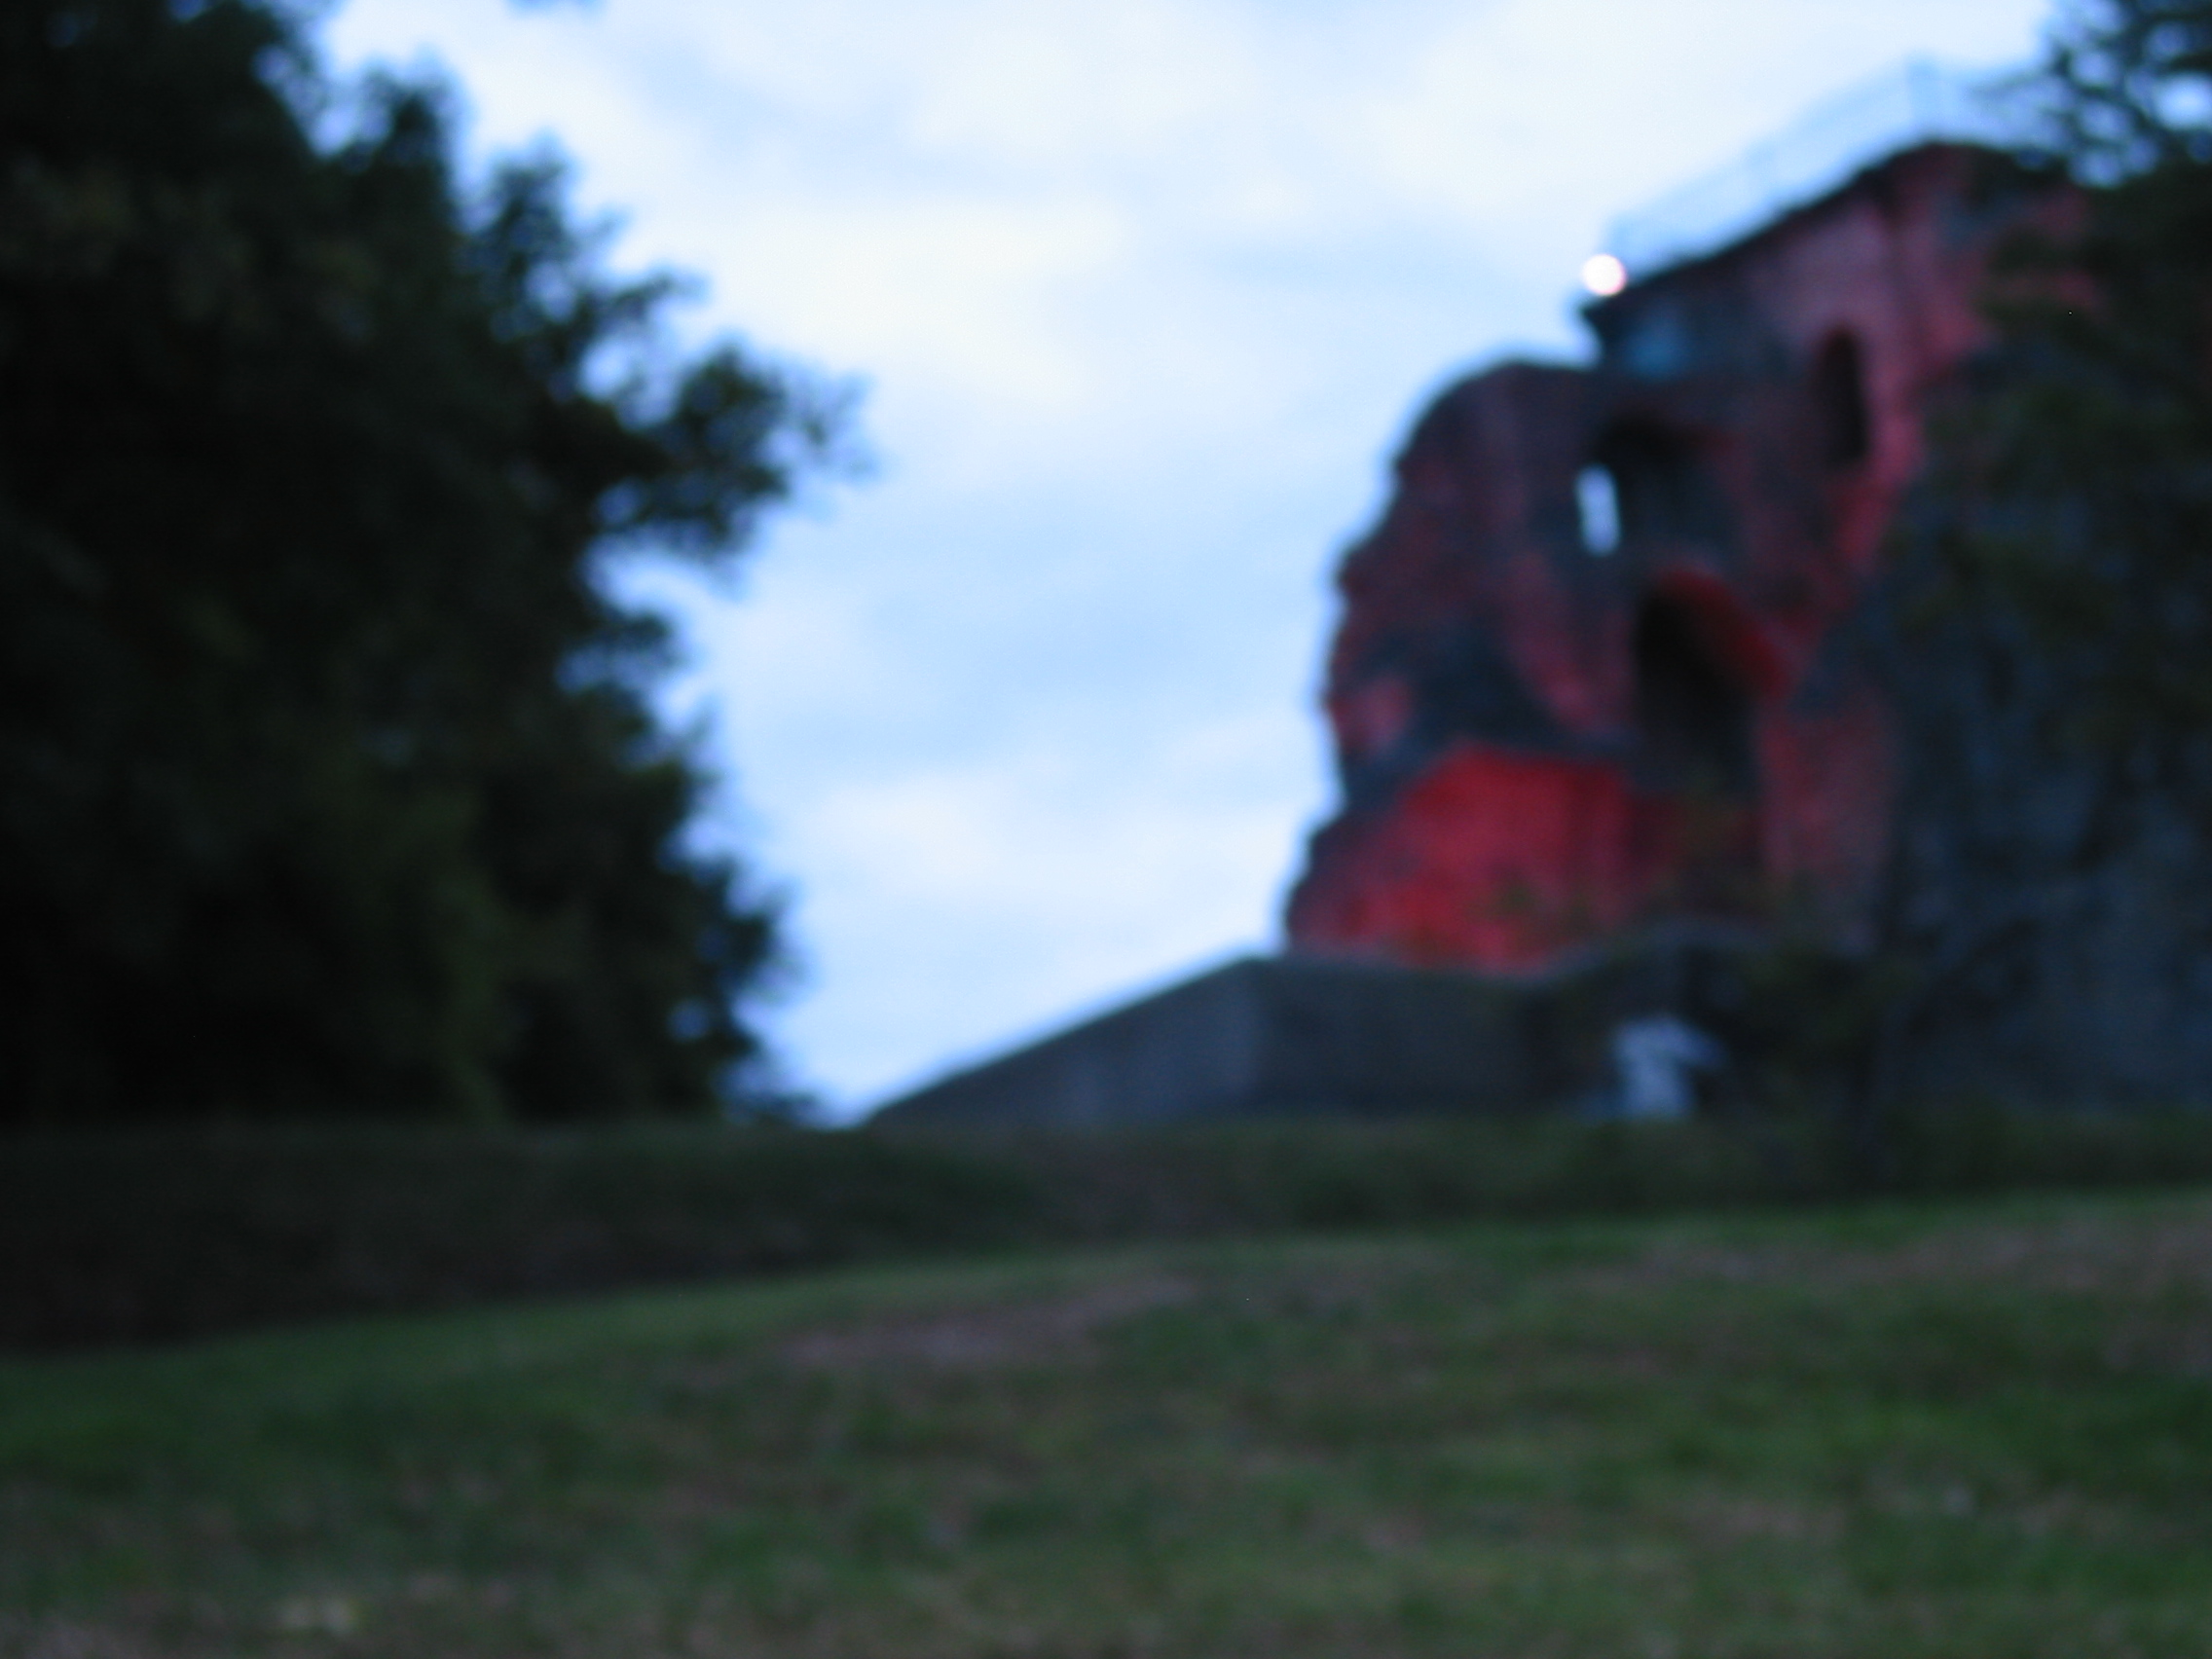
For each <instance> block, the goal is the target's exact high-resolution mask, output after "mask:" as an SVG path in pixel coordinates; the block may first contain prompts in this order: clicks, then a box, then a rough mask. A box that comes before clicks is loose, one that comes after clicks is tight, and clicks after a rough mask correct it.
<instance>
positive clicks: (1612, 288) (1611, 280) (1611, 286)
mask: <svg viewBox="0 0 2212 1659" xmlns="http://www.w3.org/2000/svg"><path fill="white" fill-rule="evenodd" d="M1582 285H1583V286H1584V287H1585V288H1588V289H1589V290H1590V291H1591V292H1592V293H1593V294H1596V295H1598V296H1599V297H1601V298H1608V297H1610V296H1611V295H1614V294H1617V293H1619V292H1620V291H1621V290H1622V289H1623V288H1625V287H1627V286H1628V267H1627V266H1625V265H1623V264H1622V263H1621V262H1620V261H1619V260H1617V259H1615V258H1614V257H1613V256H1612V255H1611V254H1609V253H1594V254H1592V255H1591V256H1590V257H1589V258H1588V259H1585V260H1584V261H1583V262H1582Z"/></svg>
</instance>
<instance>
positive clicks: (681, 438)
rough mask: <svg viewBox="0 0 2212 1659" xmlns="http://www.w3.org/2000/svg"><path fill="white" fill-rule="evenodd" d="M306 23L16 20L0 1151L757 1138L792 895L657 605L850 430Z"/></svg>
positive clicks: (5, 471) (3, 529)
mask: <svg viewBox="0 0 2212 1659" xmlns="http://www.w3.org/2000/svg"><path fill="white" fill-rule="evenodd" d="M364 92H365V95H364V98H363V102H364V113H363V114H362V116H361V117H360V119H359V121H358V123H357V126H356V129H355V131H354V135H353V136H351V137H350V139H347V140H346V141H344V142H341V143H337V144H335V145H325V144H319V143H318V142H317V141H316V140H315V138H314V137H313V131H312V129H311V127H310V118H311V116H313V115H315V114H316V113H317V112H319V111H322V110H325V109H327V108H328V107H329V106H330V103H331V100H332V98H333V89H332V88H331V87H330V85H329V84H328V82H327V81H326V80H325V78H324V77H323V75H322V74H321V72H320V71H319V69H318V67H317V65H316V63H315V61H314V59H313V55H312V53H311V51H310V49H309V46H308V44H307V42H306V40H305V38H304V36H303V33H302V29H301V26H300V24H299V22H298V21H297V19H296V18H294V17H292V16H291V15H290V14H288V13H286V12H284V11H281V10H278V9H276V8H275V6H274V5H272V4H269V3H264V0H212V3H186V0H9V4H7V5H6V6H5V7H4V8H0V978H4V979H5V981H6V982H8V983H11V984H13V985H15V986H17V987H18V989H17V991H16V992H15V993H13V994H12V1002H13V1007H12V1008H11V1010H10V1013H9V1015H8V1018H7V1021H6V1026H7V1029H8V1033H9V1034H8V1036H7V1037H6V1038H5V1040H4V1045H0V1122H10V1121H12V1122H15V1123H17V1124H79V1123H85V1122H92V1121H101V1120H122V1119H134V1118H148V1117H163V1116H177V1115H186V1116H194V1115H199V1116H204V1115H210V1114H212V1115H269V1114H284V1115H299V1114H311V1113H330V1112H346V1113H388V1114H416V1115H427V1116H441V1115H442V1116H461V1117H469V1118H478V1119H497V1118H500V1117H512V1118H519V1119H526V1120H545V1119H580V1118H589V1117H596V1116H605V1115H622V1114H645V1113H683V1112H701V1111H711V1110H713V1109H714V1108H715V1107H716V1105H717V1103H718V1102H719V1100H721V1099H722V1098H723V1097H724V1095H725V1093H726V1091H727V1090H728V1089H729V1088H731V1087H732V1082H733V1079H734V1078H735V1077H736V1076H737V1075H738V1072H739V1070H740V1069H741V1068H742V1067H743V1065H744V1064H745V1063H746V1062H747V1061H749V1060H751V1059H752V1058H754V1057H755V1056H756V1053H757V1050H758V1045H757V1041H756V1037H755V1035H754V1033H753V1031H752V1030H751V1028H750V1027H749V1026H748V1025H747V1024H746V1023H745V1021H744V1019H743V1018H742V1017H741V1014H740V1001H741V999H742V998H743V997H745V996H746V995H748V994H750V993H752V992H755V991H756V990H757V989H758V988H759V985H760V982H761V977H762V975H763V973H764V972H765V971H766V970H767V969H768V968H769V966H770V965H771V962H772V960H773V955H774V946H775V932H774V927H773V917H772V914H771V906H770V905H768V904H767V903H764V902H763V901H762V900H761V898H760V897H759V896H758V895H757V894H756V892H754V891H753V890H752V889H751V888H750V887H749V885H748V884H747V883H746V881H745V880H744V879H743V878H742V877H741V874H740V872H739V871H738V870H737V869H736V868H735V867H734V866H732V865H731V864H729V863H728V862H726V861H722V860H718V859H714V858H709V857H705V856H702V855H700V854H698V853H696V852H694V851H691V850H690V849H689V845H688V843H687V841H686V839H685V834H686V830H687V827H688V825H689V823H690V821H691V818H692V816H693V814H694V812H695V810H696V809H697V807H698V806H699V804H700V801H701V797H702V792H703V791H704V789H705V788H706V786H707V779H706V776H705V774H704V773H703V771H702V769H701V767H700V765H699V763H698V760H697V758H696V756H694V755H692V754H691V753H690V752H689V751H688V750H687V749H686V747H685V746H684V745H683V744H682V742H680V741H678V740H676V739H674V738H672V737H671V736H670V735H669V734H668V733H666V732H665V731H663V730H661V729H660V728H659V727H658V726H657V725H656V724H655V722H654V719H653V718H652V716H651V713H650V710H649V707H648V703H647V693H648V691H649V688H650V685H651V682H652V677H653V674H654V671H655V670H656V668H658V667H659V666H661V665H662V660H663V658H664V656H665V651H666V641H665V636H664V632H663V629H662V626H661V625H660V624H659V623H658V622H657V621H655V620H654V619H652V618H651V617H649V616H644V615H640V614H636V613H632V612H629V611H625V610H623V609H621V608H618V607H617V606H615V605H614V604H612V603H611V602H610V601H609V599H608V596H607V592H606V589H605V587H604V585H603V584H602V582H601V580H600V579H599V578H600V576H601V574H602V566H603V563H604V561H605V560H606V559H608V557H610V556H612V555H613V554H614V553H615V552H618V551H619V550H620V549H622V548H623V547H626V546H633V545H636V544H639V543H640V542H645V541H649V542H651V543H653V544H656V545H659V546H663V547H674V548H678V549H681V550H682V551H685V552H688V553H689V554H691V555H693V556H695V557H697V558H700V559H703V560H707V561H723V560H727V559H728V558H730V557H732V556H733V554H734V552H735V550H736V549H738V548H739V547H740V546H741V545H742V543H743V542H744V540H745V538H746V535H747V533H748V532H749V531H750V530H751V529H752V528H753V526H754V523H755V521H756V516H757V515H758V514H759V513H760V511H761V510H762V509H764V508H765V507H767V506H769V505H771V504H773V503H774V502H775V501H777V500H778V499H780V498H782V497H783V496H784V495H785V494H786V492H787V490H788V489H789V487H790V485H791V481H792V478H793V469H794V467H796V466H801V465H804V464H806V463H808V462H810V461H813V460H815V459H818V458H819V457H820V456H821V455H822V454H823V453H824V446H825V445H826V444H827V443H829V442H830V437H831V426H832V424H833V421H832V417H831V413H830V400H829V399H826V398H825V397H824V396H822V395H821V394H820V393H819V392H818V391H816V390H813V389H811V388H810V387H808V386H807V385H806V384H805V383H803V382H797V381H794V380H793V379H792V378H791V377H789V376H783V375H778V374H776V373H773V372H770V371H768V370H765V369H763V368H762V367H761V366H759V365H758V364H757V363H756V362H754V361H752V360H750V359H749V358H747V357H746V356H745V355H743V354H741V353H740V352H739V351H738V350H736V349H734V348H731V347H726V346H725V347H720V348H718V349H715V350H710V351H708V352H706V353H704V354H703V355H699V356H696V357H693V358H691V359H689V360H686V361H675V362H670V361H666V360H664V359H656V357H655V355H654V353H653V351H652V350H650V342H651V340H652V337H653V336H652V327H653V323H654V320H655V318H656V316H657V315H658V314H659V313H660V312H661V309H662V307H663V306H664V304H665V303H666V301H667V300H668V299H669V298H670V296H671V294H672V292H673V288H674V284H672V282H671V281H670V280H669V279H668V278H666V277H661V276H655V277H650V278H645V279H642V280H618V279H615V278H613V277H610V276H608V275H607V274H606V272H605V271H604V269H603V267H602V265H601V264H600V262H599V259H598V256H597V242H596V241H595V239H594V238H593V237H592V236H590V235H588V234H586V233H585V232H583V231H581V230H579V229H578V228H577V226H576V225H575V224H574V223H573V222H572V221H571V216H570V214H569V212H568V210H567V208H566V206H565V203H564V195H563V187H562V177H561V171H560V168H559V167H558V166H557V165H554V164H551V163H548V162H546V161H543V160H539V161H536V162H533V163H528V164H521V165H514V166H507V167H506V168H504V169H503V170H501V171H500V172H499V173H498V175H497V177H496V178H495V179H494V180H493V181H492V182H491V183H490V184H489V186H488V187H487V188H485V189H484V190H482V191H480V192H477V193H473V194H472V193H470V192H468V191H466V190H464V189H463V188H462V187H461V185H460V184H459V182H458V181H457V178H456V170H455V165H454V162H453V159H452V146H451V143H450V141H449V137H448V133H447V124H446V122H445V120H444V118H443V114H442V109H441V100H440V96H439V93H438V92H437V90H436V89H435V88H434V87H430V86H425V85H421V84H407V83H403V82H398V81H387V82H384V83H381V84H377V85H374V86H372V87H370V88H367V89H365V90H364Z"/></svg>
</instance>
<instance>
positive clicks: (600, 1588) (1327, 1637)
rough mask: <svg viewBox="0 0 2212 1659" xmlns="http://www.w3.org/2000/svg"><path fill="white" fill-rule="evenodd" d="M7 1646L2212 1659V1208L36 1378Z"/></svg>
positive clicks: (873, 1291)
mask: <svg viewBox="0 0 2212 1659" xmlns="http://www.w3.org/2000/svg"><path fill="white" fill-rule="evenodd" d="M0 1653H4V1654H6V1655H9V1656H12V1659H13V1656H30V1655H36V1656H37V1659H125V1656H130V1655H157V1654H158V1655H196V1656H197V1655H208V1656H213V1655H234V1654H237V1655H250V1654H299V1655H310V1654H333V1655H341V1654H342V1655H387V1654H388V1655H401V1654H406V1655H441V1656H442V1655H523V1654H562V1655H566V1654H576V1655H584V1654H589V1655H608V1656H625V1659H627V1656H647V1659H651V1656H660V1655H669V1656H674V1655H691V1654H698V1655H721V1654H730V1655H737V1654H744V1655H762V1656H771V1655H777V1656H780V1655H797V1654H806V1655H823V1656H831V1655H835V1656H865V1655H875V1654H901V1655H931V1656H937V1655H943V1656H947V1659H949V1656H953V1655H959V1656H968V1659H979V1656H994V1655H1038V1656H1045V1655H1070V1656H1073V1655H1085V1656H1095V1659H1104V1656H1107V1655H1128V1656H1135V1655H1162V1656H1165V1655H1193V1656H1197V1655H1207V1656H1225V1659H1226V1656H1252V1659H1259V1656H1263V1655H1266V1656H1272V1659H1297V1656H1303V1655H1330V1656H1341V1655H1363V1656H1364V1655H1383V1656H1387V1655H1399V1654H1407V1655H1411V1654H1423V1655H1426V1654H1436V1655H1454V1656H1460V1659H1472V1656H1484V1655H1488V1656H1505V1655H1558V1656H1562V1659H1565V1656H1571V1655H1604V1656H1614V1655H1618V1656H1622V1659H1670V1656H1672V1659H1693V1656H1713V1659H1722V1656H1744V1659H1749V1656H1751V1655H1760V1656H1773V1659H1825V1656H1831V1655H1832V1656H1837V1659H1842V1656H1851V1659H1916V1656H1926V1655H1938V1654H1940V1655H1956V1656H1959V1659H1967V1656H1972V1659H2002V1656H2006V1655H2030V1654H2033V1655H2053V1656H2057V1655H2066V1656H2074V1655H2100V1656H2102V1655H2128V1654H2141V1655H2153V1654H2156V1655H2177V1656H2178V1655H2188V1656H2190V1659H2201V1656H2203V1655H2205V1654H2208V1653H2212V1196H2208V1195H2204V1194H2200V1193H2199V1194H2185V1195H2180V1196H2175V1195H2166V1196H2162V1197H2146V1196H2141V1195H2136V1196H2127V1197H2102V1198H2036V1199H2015V1200H2010V1201H2005V1202H1982V1203H1978V1204H1962V1203H1952V1204H1949V1205H1904V1204H1893V1205H1888V1206H1883V1207H1876V1208H1861V1209H1856V1210H1836V1211H1829V1212H1825V1213H1824V1212H1816V1213H1800V1214H1797V1215H1793V1216H1767V1217H1760V1216H1737V1217H1733V1218H1726V1219H1704V1220H1697V1219H1675V1220H1666V1221H1644V1222H1626V1221H1615V1222H1604V1223H1589V1222H1586V1223H1547V1224H1533V1223H1531V1224H1522V1225H1518V1226H1507V1225H1496V1226H1491V1227H1486V1228H1483V1229H1480V1230H1461V1231H1456V1232H1451V1233H1428V1234H1420V1235H1404V1234H1401V1235H1393V1236H1391V1237H1389V1238H1387V1239H1364V1240H1363V1239H1326V1240H1312V1239H1309V1240H1303V1241H1291V1242H1278V1243H1269V1244H1250V1243H1247V1244H1242V1245H1230V1244H1218V1243H1216V1244H1198V1243H1193V1244H1182V1245H1175V1246H1161V1247H1154V1248H1150V1249H1146V1250H1143V1251H1123V1252H1120V1253H1110V1254H1109V1253H1091V1254H1080V1255H1079V1254H1069V1255H1062V1256H1053V1257H1043V1256H1037V1257H1030V1258H1025V1259H1021V1260H1000V1261H996V1262H993V1263H988V1264H984V1265H978V1266H967V1267H962V1266H941V1265H940V1266H936V1267H932V1268H928V1269H909V1270H901V1271H897V1272H886V1271H873V1272H843V1273H838V1274H825V1275H819V1276H812V1277H805V1278H791V1279H785V1280H781V1281H777V1282H773V1283H768V1284H756V1285H751V1286H745V1287H739V1288H730V1289H714V1288H710V1289H695V1290H687V1291H682V1292H661V1293H654V1294H648V1295H633V1296H626V1297H622V1298H617V1299H609V1300H606V1301H601V1302H594V1303H588V1304H572V1305H566V1306H539V1307H533V1308H524V1309H498V1310H491V1311H474V1312H467V1313H456V1314H449V1315H443V1316H437V1317H409V1318H391V1319H383V1320H365V1321H358V1322H353V1323H347V1324H337V1325H330V1326H325V1327H322V1328H319V1329H310V1330H300V1331H292V1332H285V1333H279V1334H275V1335H260V1336H253V1337H245V1338H232V1339H227V1340H223V1341H217V1342H208V1343H204V1344H202V1345H199V1346H190V1347H180V1348H173V1349H168V1350H160V1351H147V1352H129V1353H109V1354H104V1355H97V1356H91V1357H80V1358H66V1359H40V1360H13V1361H8V1362H6V1363H4V1364H0Z"/></svg>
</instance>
